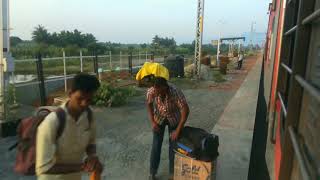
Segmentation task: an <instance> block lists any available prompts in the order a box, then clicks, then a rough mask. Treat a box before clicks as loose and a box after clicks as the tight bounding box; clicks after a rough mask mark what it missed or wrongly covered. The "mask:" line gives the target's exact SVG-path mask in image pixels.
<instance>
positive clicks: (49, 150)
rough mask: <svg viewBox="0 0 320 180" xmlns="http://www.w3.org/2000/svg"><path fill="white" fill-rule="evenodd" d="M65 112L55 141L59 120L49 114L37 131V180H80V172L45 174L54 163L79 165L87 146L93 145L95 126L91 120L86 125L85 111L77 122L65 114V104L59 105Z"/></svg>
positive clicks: (54, 114)
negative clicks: (59, 132)
mask: <svg viewBox="0 0 320 180" xmlns="http://www.w3.org/2000/svg"><path fill="white" fill-rule="evenodd" d="M61 107H62V108H63V109H64V110H65V112H66V121H65V127H64V130H63V132H62V134H61V136H60V137H59V139H58V140H57V141H56V133H57V129H58V123H59V121H58V119H57V118H58V117H57V115H56V113H50V114H49V115H48V116H47V117H46V118H45V119H44V120H43V122H42V123H41V124H40V125H39V127H38V130H37V142H36V143H37V144H36V174H37V176H38V180H79V179H81V172H78V173H70V174H57V175H51V174H44V173H45V172H46V171H48V170H49V169H50V168H52V167H53V166H54V165H55V164H80V163H82V161H83V158H84V157H85V154H86V153H85V152H86V148H87V146H88V145H89V144H95V139H96V124H95V120H94V119H92V122H91V125H90V126H89V120H88V116H87V114H88V113H87V112H83V113H82V114H81V115H80V117H79V119H78V121H75V119H74V118H73V117H71V115H70V114H69V113H68V110H67V108H66V104H64V105H62V106H61Z"/></svg>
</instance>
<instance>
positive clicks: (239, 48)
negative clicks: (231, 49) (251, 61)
mask: <svg viewBox="0 0 320 180" xmlns="http://www.w3.org/2000/svg"><path fill="white" fill-rule="evenodd" d="M240 51H241V41H239V46H238V54H240Z"/></svg>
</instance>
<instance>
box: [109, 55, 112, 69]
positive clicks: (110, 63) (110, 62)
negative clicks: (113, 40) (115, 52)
mask: <svg viewBox="0 0 320 180" xmlns="http://www.w3.org/2000/svg"><path fill="white" fill-rule="evenodd" d="M111 57H112V54H111V51H109V66H110V70H112V58H111Z"/></svg>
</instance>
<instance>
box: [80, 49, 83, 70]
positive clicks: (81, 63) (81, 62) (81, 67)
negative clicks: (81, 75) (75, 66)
mask: <svg viewBox="0 0 320 180" xmlns="http://www.w3.org/2000/svg"><path fill="white" fill-rule="evenodd" d="M80 71H81V72H83V61H82V50H80Z"/></svg>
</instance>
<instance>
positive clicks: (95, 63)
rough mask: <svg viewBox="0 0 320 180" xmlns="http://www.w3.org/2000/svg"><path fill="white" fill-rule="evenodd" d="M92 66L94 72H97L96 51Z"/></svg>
mask: <svg viewBox="0 0 320 180" xmlns="http://www.w3.org/2000/svg"><path fill="white" fill-rule="evenodd" d="M93 68H94V73H96V74H98V55H97V54H96V53H95V57H94V59H93Z"/></svg>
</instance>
